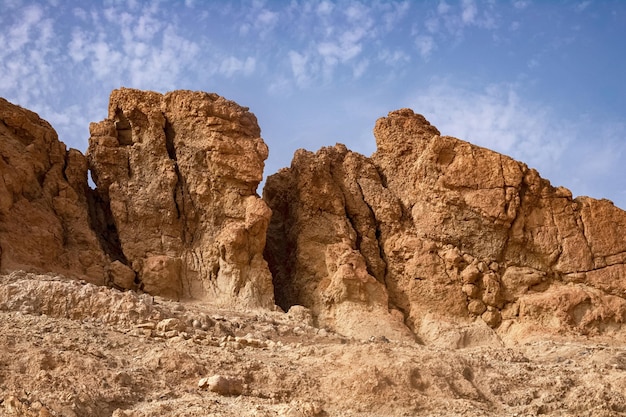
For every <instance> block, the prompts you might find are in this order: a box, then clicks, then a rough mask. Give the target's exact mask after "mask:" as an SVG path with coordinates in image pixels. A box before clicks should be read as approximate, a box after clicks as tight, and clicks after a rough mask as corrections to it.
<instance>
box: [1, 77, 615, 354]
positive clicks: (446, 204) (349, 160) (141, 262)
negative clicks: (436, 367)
mask: <svg viewBox="0 0 626 417" xmlns="http://www.w3.org/2000/svg"><path fill="white" fill-rule="evenodd" d="M0 121H1V122H2V123H0V156H1V157H2V158H1V159H0V273H8V272H11V271H15V270H19V269H22V270H27V271H31V272H37V273H47V272H52V273H55V274H63V275H65V276H69V277H74V278H80V279H85V280H87V281H89V282H92V283H95V284H99V285H109V286H113V287H116V288H118V289H135V290H141V291H144V292H147V293H149V294H153V295H161V296H164V297H168V298H171V299H189V298H192V299H198V300H205V301H208V302H211V303H212V304H214V305H217V306H222V307H230V308H232V307H244V308H250V307H252V308H256V307H264V308H272V307H273V306H274V298H275V299H276V303H277V304H278V305H279V306H281V307H282V308H283V309H285V310H289V309H292V307H295V308H294V309H292V315H293V316H294V317H295V316H298V317H300V316H301V317H305V318H306V320H305V321H306V322H307V323H310V324H314V325H316V326H319V327H327V328H330V329H334V330H335V331H337V332H339V333H341V334H344V335H348V336H354V337H357V338H361V339H368V338H370V337H371V336H374V337H384V338H388V339H396V340H409V341H412V340H415V339H417V340H419V341H422V342H425V343H431V344H438V345H445V346H453V347H462V346H467V345H476V344H485V343H486V344H493V343H500V340H501V339H506V338H507V337H509V338H511V339H512V340H517V339H519V338H520V337H524V336H525V335H528V334H532V332H534V331H535V330H539V331H546V330H547V331H551V332H555V333H558V332H576V333H579V334H596V333H603V334H605V335H610V334H614V333H616V332H621V331H622V327H623V322H624V320H626V278H625V276H626V239H625V238H624V236H625V235H626V213H625V212H623V211H622V210H620V209H618V208H616V207H615V206H613V204H612V203H611V202H609V201H607V200H599V201H598V200H594V199H590V198H586V197H580V198H576V199H573V198H572V196H571V193H570V192H569V191H568V190H566V189H564V188H562V187H558V188H555V187H552V186H551V185H550V183H549V182H548V181H546V180H544V179H542V178H541V177H540V176H539V174H538V173H537V171H535V170H533V169H529V168H528V167H527V166H526V165H524V164H523V163H520V162H517V161H515V160H513V159H511V158H509V157H507V156H504V155H501V154H498V153H496V152H493V151H490V150H487V149H484V148H480V147H477V146H474V145H471V144H469V143H467V142H464V141H462V140H459V139H455V138H452V137H448V136H441V135H440V133H439V131H438V130H437V129H436V128H435V127H434V126H431V125H430V123H429V122H428V121H426V119H424V118H423V117H422V116H420V115H417V114H414V113H413V111H412V110H408V109H403V110H398V111H394V112H391V113H389V116H388V117H385V118H381V119H379V120H378V121H377V123H376V126H375V129H374V133H375V136H376V142H377V151H376V152H375V154H374V155H372V156H371V157H369V158H368V157H365V156H363V155H359V154H357V153H354V152H351V151H349V150H348V149H347V148H346V147H345V146H343V145H336V146H334V147H327V148H323V149H321V150H320V151H318V152H317V153H312V152H308V151H304V150H299V151H297V152H296V154H295V156H294V159H293V162H292V165H291V167H290V168H288V169H283V170H281V171H280V172H278V173H277V174H275V175H273V176H271V177H269V178H268V180H267V184H266V187H265V190H264V199H261V198H259V197H258V196H257V194H256V188H257V186H258V184H259V182H260V181H261V179H262V175H263V166H264V160H265V159H266V158H267V155H268V149H267V147H266V145H265V143H264V142H263V140H262V139H261V137H260V129H259V127H258V124H257V121H256V118H255V116H254V115H253V114H252V113H250V112H249V111H248V109H247V108H244V107H241V106H239V105H237V104H236V103H234V102H231V101H228V100H226V99H224V98H222V97H219V96H217V95H215V94H207V93H202V92H190V91H174V92H171V93H167V94H164V95H163V94H159V93H155V92H149V91H139V90H132V89H124V88H123V89H120V90H115V91H113V93H112V94H111V98H110V104H109V115H108V118H107V119H106V120H104V121H101V122H99V123H92V124H91V126H90V133H91V138H90V140H89V149H88V153H87V157H84V156H83V155H82V154H81V153H80V152H78V151H76V150H73V149H70V150H69V151H67V150H66V147H65V145H64V144H63V143H62V142H59V140H58V139H57V135H56V133H55V132H54V130H53V129H52V127H51V126H50V125H49V124H48V123H47V122H45V121H43V120H41V119H40V118H39V117H38V116H37V115H36V114H35V113H32V112H30V111H28V110H25V109H22V108H20V107H18V106H15V105H12V104H10V103H8V102H7V101H6V100H0ZM88 169H90V170H91V174H92V178H93V180H94V182H95V184H96V186H97V188H96V189H95V190H91V189H90V188H89V186H88V183H87V173H88ZM270 208H271V210H270ZM266 239H267V245H266ZM268 264H269V267H268ZM270 270H271V274H270ZM302 306H303V307H302ZM303 320H304V319H303ZM497 335H499V336H500V337H498V336H497Z"/></svg>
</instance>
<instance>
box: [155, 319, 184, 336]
mask: <svg viewBox="0 0 626 417" xmlns="http://www.w3.org/2000/svg"><path fill="white" fill-rule="evenodd" d="M156 328H157V331H159V332H164V333H167V332H169V331H172V330H182V329H181V322H180V320H178V319H177V318H170V319H165V320H161V321H160V322H159V323H158V324H157V327H156Z"/></svg>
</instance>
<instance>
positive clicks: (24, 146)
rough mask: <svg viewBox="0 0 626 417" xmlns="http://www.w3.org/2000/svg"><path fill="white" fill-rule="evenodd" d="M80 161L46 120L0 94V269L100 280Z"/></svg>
mask: <svg viewBox="0 0 626 417" xmlns="http://www.w3.org/2000/svg"><path fill="white" fill-rule="evenodd" d="M87 192H88V186H87V160H86V159H85V157H84V156H83V155H82V154H81V153H80V152H79V151H77V150H76V149H70V150H69V151H68V150H67V149H66V147H65V145H64V144H63V143H61V142H59V140H58V138H57V134H56V132H55V131H54V129H52V127H51V126H50V124H49V123H48V122H46V121H44V120H42V119H41V118H39V116H37V114H35V113H33V112H31V111H29V110H26V109H23V108H21V107H19V106H16V105H13V104H11V103H9V102H8V101H6V100H4V99H2V98H0V271H2V272H8V271H13V270H16V269H26V270H30V271H39V272H47V271H56V272H58V273H63V274H66V275H70V276H74V277H80V278H83V279H87V280H89V281H90V282H93V283H97V284H101V285H102V284H104V283H105V268H106V266H107V261H106V257H105V255H104V252H103V251H102V250H101V248H100V245H99V244H98V239H97V237H96V234H95V233H94V231H93V230H92V229H91V227H90V219H89V208H88V194H87Z"/></svg>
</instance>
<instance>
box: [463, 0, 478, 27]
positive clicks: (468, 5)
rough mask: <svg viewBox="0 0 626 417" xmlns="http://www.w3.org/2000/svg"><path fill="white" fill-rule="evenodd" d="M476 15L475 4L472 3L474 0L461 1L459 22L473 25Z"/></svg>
mask: <svg viewBox="0 0 626 417" xmlns="http://www.w3.org/2000/svg"><path fill="white" fill-rule="evenodd" d="M477 13H478V9H477V8H476V3H475V2H474V0H463V3H462V12H461V20H463V23H466V24H472V23H474V22H475V20H476V14H477Z"/></svg>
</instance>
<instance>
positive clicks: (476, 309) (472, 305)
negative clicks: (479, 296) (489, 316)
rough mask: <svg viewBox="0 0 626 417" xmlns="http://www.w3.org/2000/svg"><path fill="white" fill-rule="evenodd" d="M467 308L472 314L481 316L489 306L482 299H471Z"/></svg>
mask: <svg viewBox="0 0 626 417" xmlns="http://www.w3.org/2000/svg"><path fill="white" fill-rule="evenodd" d="M467 310H468V311H469V312H470V313H472V314H475V315H477V316H480V315H481V314H483V313H484V312H485V310H487V306H486V305H485V303H483V302H482V301H480V300H471V301H470V302H469V303H468V304H467Z"/></svg>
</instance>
